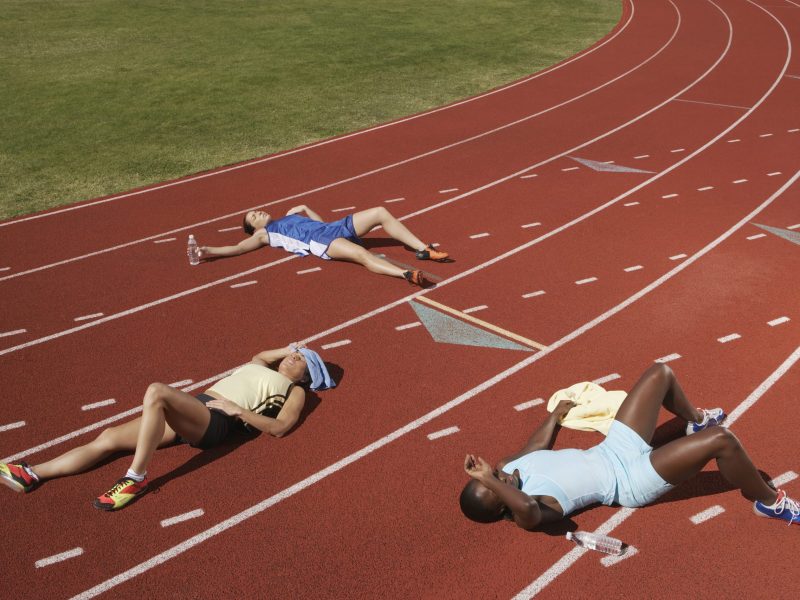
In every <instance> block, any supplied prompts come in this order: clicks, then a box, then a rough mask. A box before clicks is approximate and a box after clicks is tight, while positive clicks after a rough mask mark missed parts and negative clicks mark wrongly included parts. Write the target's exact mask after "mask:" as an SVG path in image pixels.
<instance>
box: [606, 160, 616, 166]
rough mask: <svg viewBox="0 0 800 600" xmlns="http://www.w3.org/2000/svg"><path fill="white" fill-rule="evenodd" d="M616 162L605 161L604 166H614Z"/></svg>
mask: <svg viewBox="0 0 800 600" xmlns="http://www.w3.org/2000/svg"><path fill="white" fill-rule="evenodd" d="M615 162H616V161H613V160H604V161H603V164H604V165H613V164H614V163H615Z"/></svg>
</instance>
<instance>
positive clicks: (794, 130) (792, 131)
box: [786, 129, 800, 133]
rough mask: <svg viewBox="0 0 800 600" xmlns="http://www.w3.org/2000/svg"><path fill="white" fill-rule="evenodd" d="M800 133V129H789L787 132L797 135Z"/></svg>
mask: <svg viewBox="0 0 800 600" xmlns="http://www.w3.org/2000/svg"><path fill="white" fill-rule="evenodd" d="M798 131H800V129H787V130H786V132H787V133H797V132H798Z"/></svg>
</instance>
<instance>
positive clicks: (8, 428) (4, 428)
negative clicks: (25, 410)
mask: <svg viewBox="0 0 800 600" xmlns="http://www.w3.org/2000/svg"><path fill="white" fill-rule="evenodd" d="M20 427H25V421H17V422H16V423H9V424H8V425H0V431H11V430H12V429H19V428H20Z"/></svg>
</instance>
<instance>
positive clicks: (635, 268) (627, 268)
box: [622, 265, 644, 273]
mask: <svg viewBox="0 0 800 600" xmlns="http://www.w3.org/2000/svg"><path fill="white" fill-rule="evenodd" d="M642 269H644V267H643V266H642V265H634V266H632V267H626V268H625V269H622V270H623V271H625V272H626V273H632V272H633V271H641V270H642Z"/></svg>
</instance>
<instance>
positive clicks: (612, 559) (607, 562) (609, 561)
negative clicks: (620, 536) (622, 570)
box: [600, 546, 639, 567]
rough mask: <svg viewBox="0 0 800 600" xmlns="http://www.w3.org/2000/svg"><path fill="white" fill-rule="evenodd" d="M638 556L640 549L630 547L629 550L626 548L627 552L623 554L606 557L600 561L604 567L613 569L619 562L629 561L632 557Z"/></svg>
mask: <svg viewBox="0 0 800 600" xmlns="http://www.w3.org/2000/svg"><path fill="white" fill-rule="evenodd" d="M637 554H639V550H638V548H636V546H628V547H627V548H625V552H623V553H622V554H619V555H616V556H614V555H609V556H604V557H603V558H601V559H600V564H602V565H603V566H604V567H611V566H613V565H615V564H617V563H618V562H622V561H623V560H627V559H629V558H630V557H631V556H636V555H637Z"/></svg>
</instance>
